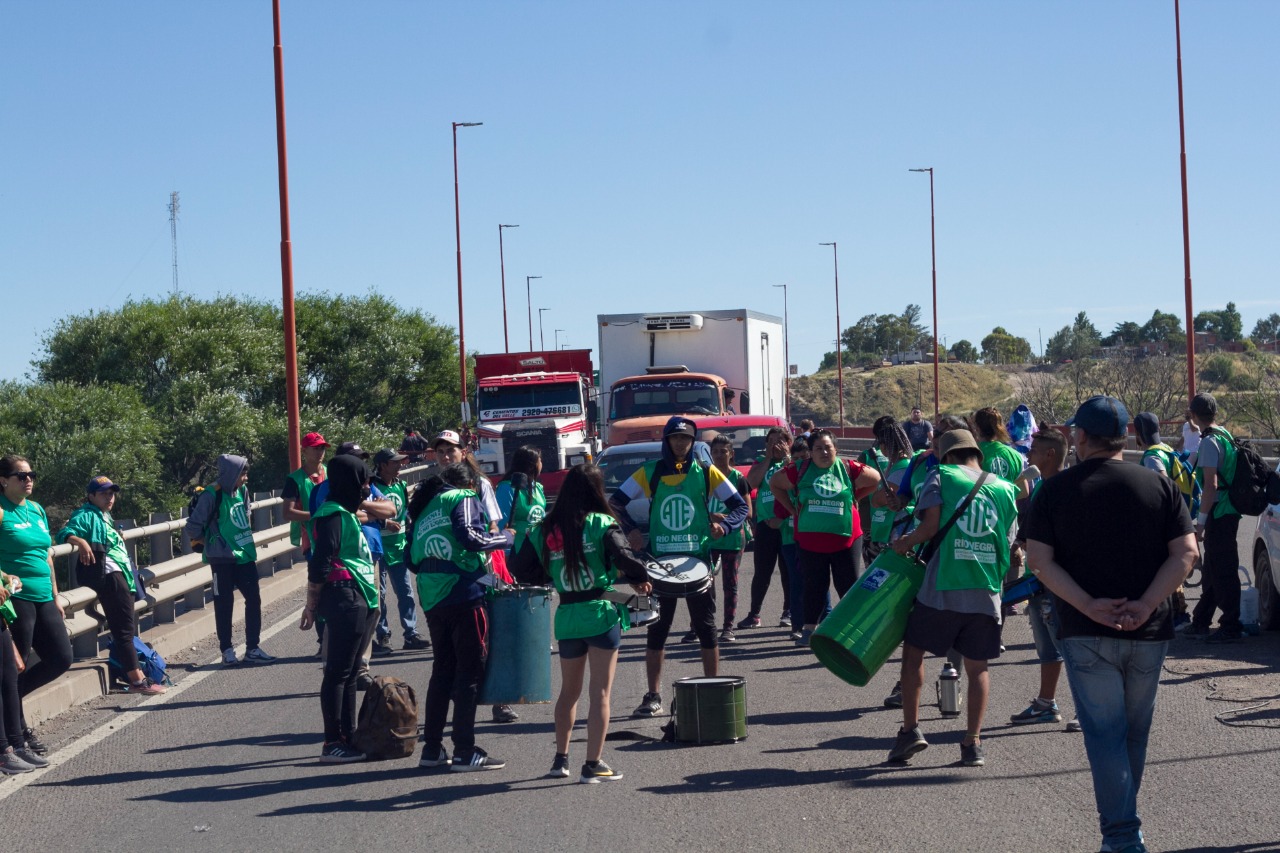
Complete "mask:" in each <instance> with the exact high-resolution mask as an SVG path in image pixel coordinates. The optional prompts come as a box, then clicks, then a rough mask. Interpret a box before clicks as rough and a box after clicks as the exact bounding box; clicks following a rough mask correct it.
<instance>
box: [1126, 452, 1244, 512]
mask: <svg viewBox="0 0 1280 853" xmlns="http://www.w3.org/2000/svg"><path fill="white" fill-rule="evenodd" d="M1153 453H1158V454H1159V455H1160V458H1161V459H1163V460H1164V461H1165V462H1166V463H1167V465H1168V472H1167V473H1168V475H1169V479H1170V480H1173V482H1174V484H1175V485H1177V487H1178V491H1179V492H1181V493H1182V500H1183V501H1184V502H1185V503H1186V505H1187V509H1188V510H1190V512H1191V518H1192V519H1195V517H1196V515H1197V514H1198V513H1199V512H1200V493H1201V492H1202V491H1203V487H1202V486H1201V484H1200V480H1199V478H1197V477H1196V475H1195V471H1194V470H1192V468H1191V453H1190V452H1189V451H1186V450H1174V449H1173V448H1172V447H1170V446H1169V445H1167V444H1157V445H1155V446H1154V447H1152V448H1151V449H1149V450H1147V452H1146V453H1144V454H1143V458H1144V459H1145V458H1146V457H1147V456H1148V455H1150V454H1153ZM1237 470H1239V468H1237Z"/></svg>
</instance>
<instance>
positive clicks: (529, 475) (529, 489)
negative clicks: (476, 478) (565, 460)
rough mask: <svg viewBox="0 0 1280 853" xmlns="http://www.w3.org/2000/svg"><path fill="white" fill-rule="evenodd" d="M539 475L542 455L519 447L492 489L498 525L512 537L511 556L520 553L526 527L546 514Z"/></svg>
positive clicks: (545, 501)
mask: <svg viewBox="0 0 1280 853" xmlns="http://www.w3.org/2000/svg"><path fill="white" fill-rule="evenodd" d="M541 473H542V452H541V451H540V450H538V448H536V447H529V446H524V447H518V448H516V452H515V453H513V454H511V471H510V472H508V474H507V478H506V479H505V480H503V481H502V482H501V483H499V484H498V487H497V488H496V489H494V497H495V498H496V499H497V501H498V509H499V510H501V511H502V520H501V522H499V526H500V527H502V528H503V529H505V530H510V531H511V532H512V534H514V536H515V544H514V545H512V546H511V553H512V554H516V553H519V551H520V547H521V546H522V545H524V537H525V533H526V531H528V529H529V526H530V525H532V524H536V523H537V522H539V521H541V520H542V518H543V516H545V515H546V514H547V496H546V493H545V492H543V490H542V484H541V483H539V482H538V475H540V474H541Z"/></svg>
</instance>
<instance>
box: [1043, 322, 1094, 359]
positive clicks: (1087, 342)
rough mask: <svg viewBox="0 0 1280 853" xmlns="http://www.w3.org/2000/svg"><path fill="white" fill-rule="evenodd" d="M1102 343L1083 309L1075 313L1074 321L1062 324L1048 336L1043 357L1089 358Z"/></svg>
mask: <svg viewBox="0 0 1280 853" xmlns="http://www.w3.org/2000/svg"><path fill="white" fill-rule="evenodd" d="M1101 345H1102V339H1101V338H1100V337H1099V335H1098V330H1097V328H1096V327H1095V326H1094V325H1093V323H1091V322H1089V318H1088V317H1087V316H1086V315H1085V313H1084V312H1083V311H1081V312H1080V313H1079V314H1077V315H1076V319H1075V322H1074V323H1073V324H1072V325H1070V326H1063V327H1062V328H1061V329H1059V330H1058V331H1057V332H1055V333H1054V334H1053V336H1052V337H1050V338H1049V344H1048V346H1046V347H1045V358H1047V359H1048V360H1049V361H1066V360H1068V359H1070V360H1072V361H1079V360H1080V359H1082V358H1091V357H1092V356H1093V355H1094V354H1096V353H1097V351H1098V347H1099V346H1101Z"/></svg>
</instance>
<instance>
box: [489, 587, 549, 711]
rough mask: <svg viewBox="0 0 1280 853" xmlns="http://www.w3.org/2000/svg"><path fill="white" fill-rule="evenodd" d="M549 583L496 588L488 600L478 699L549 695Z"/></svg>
mask: <svg viewBox="0 0 1280 853" xmlns="http://www.w3.org/2000/svg"><path fill="white" fill-rule="evenodd" d="M554 592H555V590H554V589H552V588H551V587H549V586H515V587H508V588H506V589H502V590H497V591H495V592H494V593H493V594H492V597H491V598H490V599H489V602H488V605H487V607H488V610H489V661H488V664H487V665H486V666H485V671H484V681H483V682H481V684H480V696H479V697H478V701H479V702H480V704H482V705H536V704H542V703H546V702H550V701H551V596H552V594H553V593H554Z"/></svg>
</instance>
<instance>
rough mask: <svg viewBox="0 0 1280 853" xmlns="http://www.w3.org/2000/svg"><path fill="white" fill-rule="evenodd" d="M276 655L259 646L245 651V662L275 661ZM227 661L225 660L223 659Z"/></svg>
mask: <svg viewBox="0 0 1280 853" xmlns="http://www.w3.org/2000/svg"><path fill="white" fill-rule="evenodd" d="M275 660H276V659H275V656H274V655H269V654H267V653H266V652H264V651H263V650H262V649H260V648H259V647H257V646H254V647H253V648H251V649H249V651H247V652H245V653H244V662H245V663H275ZM223 662H224V663H225V660H224V661H223Z"/></svg>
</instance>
